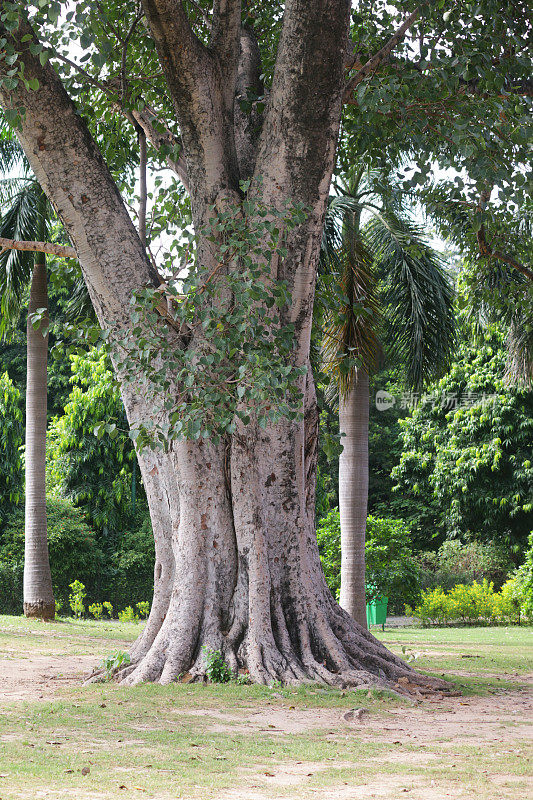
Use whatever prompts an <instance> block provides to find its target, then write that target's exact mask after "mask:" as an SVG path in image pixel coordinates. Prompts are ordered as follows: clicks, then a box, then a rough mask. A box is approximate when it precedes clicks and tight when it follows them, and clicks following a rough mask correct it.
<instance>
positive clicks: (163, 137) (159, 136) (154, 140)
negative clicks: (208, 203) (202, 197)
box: [128, 106, 189, 189]
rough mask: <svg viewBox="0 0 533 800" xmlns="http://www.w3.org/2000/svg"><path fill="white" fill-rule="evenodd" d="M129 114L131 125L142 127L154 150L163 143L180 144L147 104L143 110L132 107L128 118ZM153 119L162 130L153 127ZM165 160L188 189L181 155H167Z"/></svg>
mask: <svg viewBox="0 0 533 800" xmlns="http://www.w3.org/2000/svg"><path fill="white" fill-rule="evenodd" d="M130 115H131V119H130V122H131V123H132V125H133V126H134V127H136V126H137V125H138V126H139V127H140V128H142V130H143V131H144V134H145V136H146V138H147V140H148V141H149V142H150V144H151V145H152V147H153V148H154V150H157V151H159V150H160V149H161V147H162V146H163V145H170V146H172V147H175V146H176V145H179V144H180V142H179V139H178V138H177V137H176V136H175V134H173V133H172V131H171V130H170V128H168V127H167V125H166V124H165V122H163V120H161V119H160V118H158V117H157V115H156V113H155V111H153V109H151V108H149V107H148V106H146V107H145V108H144V110H143V111H138V110H137V109H133V110H132V111H131V112H129V113H128V118H129V117H130ZM154 121H156V122H157V123H158V124H159V125H161V126H162V127H163V128H164V131H163V132H161V131H158V130H157V129H156V128H155V126H154V124H153V123H154ZM165 160H166V163H167V166H168V167H169V168H170V169H171V170H172V171H173V172H175V173H176V175H177V176H178V178H179V179H180V181H181V182H182V183H183V185H184V186H185V188H186V189H188V188H189V184H188V179H187V164H186V163H185V159H184V158H183V156H181V155H180V157H179V158H178V159H175V158H172V156H167V157H166V159H165Z"/></svg>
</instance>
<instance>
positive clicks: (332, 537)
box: [317, 509, 419, 612]
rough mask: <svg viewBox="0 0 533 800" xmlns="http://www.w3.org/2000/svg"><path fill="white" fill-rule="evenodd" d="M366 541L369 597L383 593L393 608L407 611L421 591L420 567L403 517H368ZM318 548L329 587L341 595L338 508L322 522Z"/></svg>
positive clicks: (319, 527)
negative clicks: (407, 607) (408, 604)
mask: <svg viewBox="0 0 533 800" xmlns="http://www.w3.org/2000/svg"><path fill="white" fill-rule="evenodd" d="M366 530H367V535H366V544H365V559H366V588H367V599H368V600H372V599H374V598H376V597H379V596H380V595H386V596H387V597H388V599H389V608H390V609H392V610H394V611H399V612H403V607H404V605H405V603H413V602H415V601H416V599H417V597H418V594H419V580H418V567H417V563H416V560H415V558H414V556H413V553H412V551H411V547H410V541H411V536H410V532H409V530H408V529H407V528H406V526H405V525H404V523H403V522H402V521H401V520H396V519H380V518H378V517H372V516H369V517H368V519H367V529H366ZM317 540H318V549H319V552H320V558H321V560H322V566H323V568H324V573H325V575H326V581H327V583H328V586H329V588H330V590H331V592H332V594H333V595H334V597H336V598H338V596H339V590H340V568H341V527H340V518H339V512H338V509H334V510H333V511H330V513H329V514H328V515H327V516H326V517H325V518H324V519H322V520H321V521H320V524H319V526H318V530H317Z"/></svg>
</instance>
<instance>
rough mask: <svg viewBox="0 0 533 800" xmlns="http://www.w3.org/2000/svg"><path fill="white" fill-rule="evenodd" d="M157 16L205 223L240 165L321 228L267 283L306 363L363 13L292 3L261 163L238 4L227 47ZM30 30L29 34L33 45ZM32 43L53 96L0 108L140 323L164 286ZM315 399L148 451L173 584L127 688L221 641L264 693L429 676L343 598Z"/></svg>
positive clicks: (77, 242) (134, 401)
mask: <svg viewBox="0 0 533 800" xmlns="http://www.w3.org/2000/svg"><path fill="white" fill-rule="evenodd" d="M143 6H144V9H145V12H146V17H147V20H148V24H149V26H150V30H151V33H152V37H153V39H154V41H155V44H156V49H157V52H158V55H159V60H160V62H161V66H162V69H163V72H164V74H165V77H166V80H167V86H168V91H169V94H170V96H171V98H172V101H173V104H174V108H175V111H176V119H177V121H178V124H179V127H180V132H181V137H182V142H183V146H184V154H185V159H186V162H187V180H188V185H189V189H190V192H191V206H192V212H193V218H194V223H195V227H196V230H197V231H201V230H202V228H203V227H204V226H205V222H206V219H207V218H208V216H209V214H211V213H212V212H211V210H210V209H211V208H212V206H213V204H214V205H215V206H216V207H219V208H220V207H221V206H222V207H223V206H224V204H225V203H227V202H231V203H238V202H240V193H239V177H240V170H241V169H244V170H249V169H251V168H252V166H251V164H255V167H254V173H253V174H254V176H255V177H257V178H259V177H260V178H261V188H259V181H256V182H255V183H254V184H252V186H253V188H252V190H251V191H252V192H254V191H255V192H259V191H261V194H262V200H263V201H265V202H266V203H267V204H270V205H273V206H275V207H277V208H282V207H283V204H284V203H285V202H286V201H287V200H290V199H293V200H298V201H300V202H302V203H303V204H304V205H305V206H306V208H307V209H308V215H307V218H306V220H305V222H304V223H302V224H301V225H300V226H298V227H297V228H295V229H294V230H292V231H290V232H289V234H288V236H287V242H286V244H287V250H288V255H287V257H286V258H285V259H284V261H283V263H276V262H275V261H273V262H272V264H271V265H270V275H266V276H265V280H275V279H276V278H284V279H285V280H287V282H288V284H289V287H290V289H291V291H292V304H291V307H290V308H288V309H287V310H286V313H285V318H286V321H287V322H292V323H293V324H294V330H295V333H294V336H295V347H294V362H295V364H296V365H305V364H307V363H308V358H309V342H310V332H311V316H312V308H313V299H314V285H315V274H316V260H317V256H318V252H319V246H320V237H321V230H322V224H323V217H324V213H325V205H326V200H327V196H328V191H329V183H330V179H331V173H332V170H333V164H334V157H335V149H336V141H337V135H338V128H339V120H340V111H341V95H342V85H343V65H344V55H345V54H344V45H345V41H346V38H347V32H348V24H349V11H350V3H349V2H348V0H306V1H305V2H304V0H288V2H287V3H286V4H285V14H284V20H283V28H282V34H281V38H280V44H279V50H278V56H277V63H276V70H275V76H274V81H273V85H272V90H271V93H270V97H269V100H268V104H267V108H266V112H265V117H264V121H263V124H262V128H261V131H260V135H259V141H258V146H257V153H256V157H255V158H253V159H252V161H250V159H249V158H248V156H247V157H246V159H245V158H244V153H242V154H241V156H243V157H241V159H240V160H239V154H238V152H237V145H236V142H237V141H238V140H239V137H238V136H235V134H234V126H235V113H234V111H235V109H234V97H235V92H236V90H237V83H238V74H239V69H238V68H239V52H240V51H239V38H240V37H239V31H238V25H236V19H237V16H238V9H239V4H238V3H237V2H232V1H231V0H227V2H223V1H222V0H220V2H219V3H217V14H218V16H217V15H215V21H216V24H215V26H214V30H213V41H212V43H211V46H210V47H205V45H203V44H202V43H201V42H199V40H198V39H197V38H196V37H195V35H194V33H193V32H192V30H191V28H190V25H189V23H188V19H187V16H186V14H185V11H184V7H183V6H182V5H181V3H179V2H177V0H143ZM27 32H28V28H27V27H25V26H22V27H21V29H20V31H19V33H18V34H17V36H18V37H19V38H22V36H23V35H24V33H27ZM20 48H21V51H22V53H23V59H24V62H25V65H26V73H25V74H26V75H27V77H28V78H31V77H33V76H35V77H37V78H38V79H39V83H40V89H39V91H37V92H30V93H26V92H25V91H24V87H23V86H19V87H18V89H17V90H16V91H13V92H11V93H6V92H2V95H1V98H0V99H1V102H2V104H4V105H11V104H13V103H16V102H22V103H23V104H24V105H25V107H26V116H25V118H24V120H23V122H22V130H21V132H20V134H19V136H20V139H21V142H22V144H23V146H24V149H25V151H26V154H27V156H28V158H29V160H30V162H31V164H32V167H33V169H34V171H35V172H36V175H37V177H38V179H39V180H40V182H41V184H42V185H43V186H44V187H45V189H46V191H47V193H48V195H49V197H50V198H51V199H52V200H53V202H54V203H55V205H56V207H57V209H58V212H59V213H60V215H61V218H62V220H63V222H64V224H65V227H66V228H67V230H68V232H69V234H70V236H71V239H72V241H73V243H74V246H75V247H76V250H77V252H78V256H79V259H80V263H81V266H82V270H83V273H84V276H85V279H86V282H87V285H88V288H89V292H90V294H91V298H92V300H93V303H94V305H95V308H96V311H97V314H98V317H99V320H100V322H101V324H102V325H104V326H106V325H108V324H109V323H112V324H114V325H115V326H117V325H124V326H126V325H127V324H128V314H127V310H128V303H129V299H130V297H131V293H132V291H134V290H135V289H136V288H138V287H140V286H142V285H145V284H147V283H150V282H155V281H156V280H157V278H156V277H155V276H154V274H153V272H152V271H151V268H150V265H149V262H148V260H147V257H146V253H145V252H144V248H143V247H142V243H141V242H140V240H139V237H138V235H137V233H136V231H135V229H134V227H133V225H132V224H131V221H130V219H129V216H128V214H127V212H126V210H125V209H124V206H123V204H122V202H121V200H120V197H119V195H118V192H117V190H116V188H115V186H114V184H113V181H112V179H111V176H110V174H109V171H108V170H107V167H106V165H105V164H104V162H103V160H102V157H101V155H100V153H99V152H98V150H97V147H96V145H95V143H94V142H93V141H92V139H91V137H90V134H89V132H88V131H87V129H86V128H85V126H84V124H83V121H82V120H81V118H80V117H79V116H78V115H76V113H75V109H74V106H73V105H72V103H71V101H70V100H69V98H68V97H67V95H66V93H65V92H64V90H63V87H62V86H61V85H60V83H59V81H58V79H57V77H56V76H55V74H54V73H53V71H52V69H51V68H50V67H49V66H47V67H44V68H43V67H41V66H40V64H39V63H38V61H37V59H36V58H35V57H33V56H32V55H31V53H30V52H29V50H28V46H27V45H26V44H24V43H22V42H21V43H20ZM222 54H223V63H222V61H221V59H222ZM241 56H243V54H242V52H241ZM242 61H243V59H242V57H241V65H242ZM0 70H1V66H0ZM245 138H246V137H245ZM248 141H249V137H248ZM245 162H246V163H247V164H248V166H247V167H243V166H242V165H243V164H244V163H245ZM216 258H217V252H216V244H215V245H214V244H213V243H212V242H207V241H203V240H202V239H200V243H199V248H198V259H199V262H200V265H201V266H202V267H203V268H205V269H206V270H210V269H212V268H213V264H215V263H217V262H216ZM156 285H157V284H156ZM168 336H169V337H172V336H174V345H175V346H176V347H179V346H187V347H190V348H194V347H195V341H194V339H193V340H191V341H189V342H188V343H187V344H186V345H184V344H183V343H182V342H180V341H179V340H178V337H177V336H176V335H175V333H174V332H173V331H172V330H171V329H170V328H169V330H168ZM122 392H123V399H124V404H125V407H126V411H127V414H128V418H129V421H130V424H132V423H135V422H138V421H142V420H143V419H147V418H149V417H150V416H151V414H152V413H153V404H152V402H151V400H150V398H149V397H148V396H146V395H144V394H143V392H142V381H141V382H140V384H139V387H138V390H137V391H135V390H134V389H131V387H130V388H128V387H127V386H126V385H125V386H123V387H122ZM302 393H303V394H305V395H306V397H307V409H306V414H305V418H304V419H303V420H301V421H296V422H294V421H288V420H285V421H283V422H280V423H279V424H277V425H271V426H269V427H267V429H266V430H260V429H259V428H258V426H256V425H255V423H254V422H252V423H251V424H250V425H249V426H246V427H244V426H242V425H241V426H240V427H238V428H237V430H236V432H235V435H233V436H232V437H231V438H228V440H226V441H224V442H221V443H220V444H219V445H217V446H214V445H213V444H208V443H205V442H203V443H202V442H201V441H200V442H191V441H180V442H174V443H172V445H171V446H170V448H169V452H168V453H160V454H158V456H157V458H155V457H154V458H155V461H152V460H151V458H152V457H151V456H147V455H146V456H145V455H144V454H143V455H142V456H141V459H140V462H141V469H142V471H143V478H144V479H145V486H146V490H147V495H148V499H149V504H150V511H151V517H152V523H153V526H154V535H155V538H156V552H157V558H158V563H159V564H160V565H161V572H160V574H161V577H160V578H158V579H157V580H156V597H157V602H155V601H154V608H153V610H152V611H153V613H152V614H151V616H150V620H149V625H148V633H146V635H145V636H144V638H143V639H142V640H139V642H138V643H137V644H136V645H135V646H134V648H133V650H132V656H133V660H134V663H133V665H132V667H131V668H129V669H128V670H127V671H126V673H127V674H126V673H124V676H123V677H124V680H126V681H127V682H129V683H132V684H134V683H138V682H140V681H146V680H159V681H161V682H162V683H168V682H170V681H172V680H175V679H176V678H177V677H178V676H179V675H181V674H184V673H188V674H189V676H190V677H191V678H197V677H201V676H203V675H204V674H205V667H204V663H203V656H202V647H203V646H206V645H207V646H209V647H212V648H214V649H217V650H220V651H221V652H222V653H223V654H224V657H225V659H226V661H227V663H228V664H229V665H230V666H231V668H232V669H234V670H236V669H243V668H245V669H247V670H248V671H249V673H250V675H251V677H252V678H253V679H254V680H256V681H259V682H271V681H272V680H274V679H279V680H284V681H299V680H306V679H309V678H311V679H315V680H320V681H322V682H325V683H329V684H335V685H346V684H350V685H360V684H362V683H365V684H366V683H369V682H376V681H377V682H381V683H382V684H383V685H385V684H388V683H390V682H394V681H396V680H397V679H398V678H399V677H401V676H402V675H403V676H409V677H410V679H411V680H413V681H415V682H416V681H419V682H424V680H427V679H422V678H421V677H417V676H416V673H414V672H413V671H412V670H411V669H410V668H409V667H408V666H407V665H405V664H404V663H403V662H402V661H401V660H400V659H398V658H396V657H395V656H393V655H392V654H391V653H389V652H388V651H387V650H386V648H384V647H383V645H381V644H380V643H379V642H378V641H377V640H375V639H374V638H373V637H372V636H371V635H370V634H368V632H366V631H364V630H362V629H361V627H360V626H358V625H357V624H356V623H355V622H354V621H353V620H352V619H351V618H350V616H349V615H348V614H346V612H344V611H343V610H342V609H341V608H339V606H338V605H337V604H336V603H335V602H334V600H333V598H332V596H331V594H330V592H329V590H328V588H327V585H326V583H325V579H324V576H323V572H322V569H321V565H320V559H319V555H318V548H317V544H316V536H315V531H314V513H313V506H314V490H313V488H312V486H311V483H312V482H313V481H314V470H315V465H316V450H315V447H316V442H315V445H314V446H313V437H316V413H315V415H314V417H313V414H314V412H313V410H312V409H313V387H312V382H311V381H307V385H306V380H305V379H302ZM313 431H314V433H313ZM171 554H172V555H171ZM157 576H158V567H157V566H156V578H157Z"/></svg>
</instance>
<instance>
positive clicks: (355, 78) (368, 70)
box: [343, 8, 420, 103]
mask: <svg viewBox="0 0 533 800" xmlns="http://www.w3.org/2000/svg"><path fill="white" fill-rule="evenodd" d="M419 14H420V10H419V9H418V8H415V10H414V11H413V13H412V14H410V15H409V16H408V17H407V19H406V20H405V22H403V24H402V25H400V27H399V28H398V30H397V31H396V33H395V34H394V35H393V36H391V38H390V39H389V41H388V42H387V44H386V45H384V46H383V47H382V48H381V50H378V52H377V53H375V54H374V55H373V56H372V58H370V59H369V60H368V61H367V62H366V64H365V65H364V66H363V67H361V69H359V70H358V71H357V72H356V73H355V75H352V77H351V78H350V79H349V81H348V83H347V85H346V88H345V89H344V95H343V101H344V102H345V103H347V102H349V101H350V99H351V95H352V92H353V90H354V89H355V87H356V86H359V84H360V83H361V81H364V80H365V78H368V77H369V76H370V75H372V73H373V72H375V71H376V69H377V68H378V67H379V66H380V64H381V63H382V62H383V61H385V59H387V58H388V57H389V56H390V54H391V53H392V51H393V50H394V48H395V47H396V45H397V44H398V43H399V42H401V40H402V39H403V38H404V36H405V34H406V33H407V31H408V30H409V28H410V27H411V26H412V25H413V23H414V22H416V20H417V19H418V15H419Z"/></svg>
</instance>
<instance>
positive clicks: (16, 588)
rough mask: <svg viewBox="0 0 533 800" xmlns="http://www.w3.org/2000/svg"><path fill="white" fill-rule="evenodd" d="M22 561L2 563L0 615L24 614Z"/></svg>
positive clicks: (0, 569)
mask: <svg viewBox="0 0 533 800" xmlns="http://www.w3.org/2000/svg"><path fill="white" fill-rule="evenodd" d="M23 574H24V564H23V562H22V561H19V562H14V563H13V562H12V563H4V562H3V561H0V613H2V614H22V580H23Z"/></svg>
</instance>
